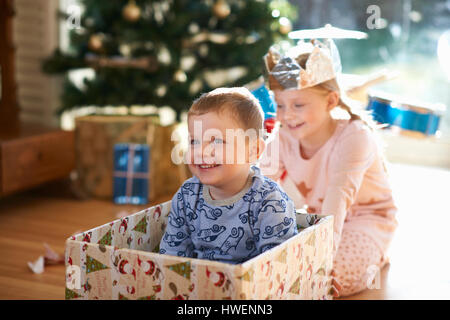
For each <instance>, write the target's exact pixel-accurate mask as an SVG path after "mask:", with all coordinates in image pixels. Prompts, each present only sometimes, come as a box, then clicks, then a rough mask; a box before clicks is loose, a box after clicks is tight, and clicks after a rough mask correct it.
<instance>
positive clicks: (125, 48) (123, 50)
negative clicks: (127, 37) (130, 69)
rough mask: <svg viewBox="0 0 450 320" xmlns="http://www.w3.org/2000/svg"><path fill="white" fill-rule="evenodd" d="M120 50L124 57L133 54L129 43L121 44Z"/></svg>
mask: <svg viewBox="0 0 450 320" xmlns="http://www.w3.org/2000/svg"><path fill="white" fill-rule="evenodd" d="M119 51H120V54H121V55H123V56H124V57H129V56H130V54H131V47H130V45H128V44H121V45H120V46H119Z"/></svg>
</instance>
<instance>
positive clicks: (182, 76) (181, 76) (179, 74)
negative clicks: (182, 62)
mask: <svg viewBox="0 0 450 320" xmlns="http://www.w3.org/2000/svg"><path fill="white" fill-rule="evenodd" d="M173 79H174V80H175V81H177V82H186V80H187V76H186V73H184V71H183V70H181V69H178V70H177V71H176V72H175V74H174V75H173Z"/></svg>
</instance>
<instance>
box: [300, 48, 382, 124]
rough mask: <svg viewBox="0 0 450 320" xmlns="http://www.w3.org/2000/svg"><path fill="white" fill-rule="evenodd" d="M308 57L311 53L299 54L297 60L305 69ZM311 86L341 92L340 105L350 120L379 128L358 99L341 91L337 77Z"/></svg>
mask: <svg viewBox="0 0 450 320" xmlns="http://www.w3.org/2000/svg"><path fill="white" fill-rule="evenodd" d="M308 57H309V53H305V54H301V55H299V56H298V57H297V58H296V59H295V60H296V61H297V63H298V64H299V65H300V66H301V67H302V68H303V69H305V68H306V61H307V60H308ZM311 88H312V89H316V90H321V91H328V92H330V91H335V92H338V93H339V102H338V106H339V107H340V108H341V109H343V110H344V111H346V112H347V113H348V115H349V116H350V121H353V120H361V121H362V122H364V123H365V124H366V125H367V126H368V127H369V128H370V129H375V128H377V124H376V123H375V121H374V120H373V118H372V116H371V114H370V111H366V110H364V109H361V107H360V106H358V105H357V102H356V101H353V100H352V99H350V98H348V97H347V96H346V95H345V93H344V92H342V91H341V88H340V87H339V84H338V82H337V80H336V78H333V79H330V80H327V81H324V82H322V83H319V84H317V85H315V86H313V87H311Z"/></svg>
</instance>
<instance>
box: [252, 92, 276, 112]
mask: <svg viewBox="0 0 450 320" xmlns="http://www.w3.org/2000/svg"><path fill="white" fill-rule="evenodd" d="M251 92H252V94H253V95H254V96H255V97H256V98H257V99H258V100H259V103H260V104H261V107H262V109H263V111H264V120H267V119H270V118H275V116H276V113H277V104H276V103H275V99H274V98H273V97H272V95H271V94H270V92H269V90H267V88H266V86H265V85H264V84H262V85H260V86H259V87H258V88H256V89H255V90H252V91H251Z"/></svg>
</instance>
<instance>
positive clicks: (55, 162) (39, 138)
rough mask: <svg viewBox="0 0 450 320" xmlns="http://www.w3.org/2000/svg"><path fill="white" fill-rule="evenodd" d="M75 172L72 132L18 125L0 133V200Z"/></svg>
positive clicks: (31, 125)
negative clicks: (11, 130)
mask: <svg viewBox="0 0 450 320" xmlns="http://www.w3.org/2000/svg"><path fill="white" fill-rule="evenodd" d="M74 168H75V147H74V134H73V132H72V131H63V130H59V129H51V128H46V127H43V126H39V125H34V124H23V123H21V124H19V129H18V130H17V131H14V132H12V133H10V134H8V133H1V132H0V197H1V196H4V195H8V194H11V193H14V192H18V191H22V190H25V189H28V188H31V187H34V186H37V185H39V184H42V183H45V182H48V181H51V180H55V179H60V178H64V177H66V176H68V175H69V174H70V172H71V171H72V170H73V169H74Z"/></svg>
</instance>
